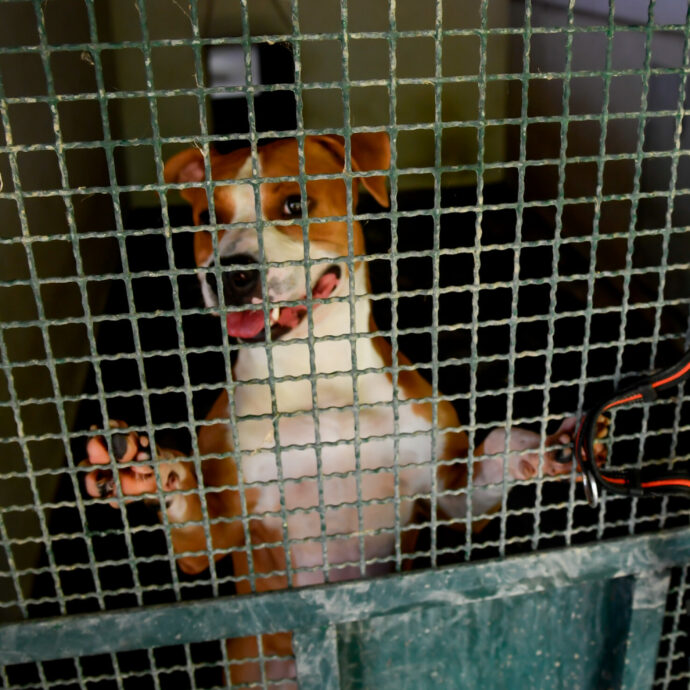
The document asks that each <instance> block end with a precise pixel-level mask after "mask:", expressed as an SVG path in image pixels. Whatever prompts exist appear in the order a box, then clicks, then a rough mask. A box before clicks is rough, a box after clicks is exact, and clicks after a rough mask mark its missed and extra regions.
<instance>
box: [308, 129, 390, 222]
mask: <svg viewBox="0 0 690 690" xmlns="http://www.w3.org/2000/svg"><path fill="white" fill-rule="evenodd" d="M315 138H316V139H318V141H320V142H321V143H322V144H323V145H324V146H326V148H328V149H329V150H330V151H331V152H333V153H335V154H336V155H337V157H338V158H339V159H340V160H342V161H343V162H344V161H345V140H344V139H343V137H341V136H339V135H337V134H328V135H325V136H319V137H315ZM350 157H351V159H352V170H353V171H355V172H357V171H361V172H367V171H369V170H388V169H389V168H390V166H391V144H390V140H389V138H388V134H387V133H386V132H361V133H358V134H353V135H352V136H351V137H350ZM359 181H360V182H361V183H362V185H363V186H364V188H365V189H366V190H367V191H368V192H369V194H371V196H373V197H374V199H376V201H378V203H379V204H381V206H384V207H385V208H388V206H389V205H390V202H389V200H388V190H387V189H386V178H385V176H383V175H374V176H371V177H360V178H359Z"/></svg>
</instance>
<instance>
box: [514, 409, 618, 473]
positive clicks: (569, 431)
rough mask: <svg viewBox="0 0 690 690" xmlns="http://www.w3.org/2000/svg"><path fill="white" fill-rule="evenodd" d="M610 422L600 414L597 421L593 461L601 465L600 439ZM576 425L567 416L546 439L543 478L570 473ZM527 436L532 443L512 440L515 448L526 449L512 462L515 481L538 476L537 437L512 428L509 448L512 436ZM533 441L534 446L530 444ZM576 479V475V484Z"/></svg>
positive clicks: (602, 448) (604, 452)
mask: <svg viewBox="0 0 690 690" xmlns="http://www.w3.org/2000/svg"><path fill="white" fill-rule="evenodd" d="M610 424H611V422H610V420H609V418H608V417H604V416H603V415H601V416H600V417H599V419H598V420H597V430H596V439H597V441H595V443H594V455H595V458H594V460H595V462H596V463H597V465H599V466H601V465H603V464H604V463H605V462H606V456H607V448H606V444H605V443H604V440H605V439H606V437H607V436H608V430H609V426H610ZM576 426H577V418H576V417H568V418H567V419H565V420H564V421H563V423H562V424H561V426H560V427H559V429H558V430H557V431H556V432H555V433H554V434H551V436H549V437H547V439H546V444H545V446H546V449H545V452H544V459H543V463H542V466H541V470H542V474H543V475H546V476H552V477H554V476H556V475H559V474H570V472H571V470H572V464H573V463H572V457H573V444H574V436H575V430H576ZM515 433H518V434H530V435H531V436H534V439H533V440H532V444H533V445H532V444H530V443H529V439H524V440H521V439H516V441H517V443H518V445H522V447H524V448H525V449H526V450H525V452H523V453H522V454H521V455H520V456H519V458H518V459H517V462H515V463H513V472H511V474H513V477H514V478H515V479H523V480H524V479H532V478H534V477H536V476H537V475H538V473H539V450H538V446H539V436H538V435H537V434H532V433H531V432H527V431H522V430H520V429H515V430H513V431H512V432H511V448H512V447H513V443H512V440H513V434H515ZM535 440H536V443H534V441H535ZM529 445H532V448H533V449H534V450H532V452H530V451H529V449H528V448H529ZM579 480H580V477H579V476H578V481H579Z"/></svg>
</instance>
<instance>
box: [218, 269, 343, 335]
mask: <svg viewBox="0 0 690 690" xmlns="http://www.w3.org/2000/svg"><path fill="white" fill-rule="evenodd" d="M340 276H341V271H340V267H339V266H335V265H333V266H329V267H328V268H327V269H326V270H325V271H324V272H323V273H322V274H321V277H320V278H319V279H318V280H317V281H316V284H315V285H314V287H313V288H312V291H311V296H312V299H325V298H327V297H330V296H331V295H332V294H333V291H334V290H335V289H336V287H338V283H339V282H340ZM319 306H320V305H318V304H314V305H312V310H314V309H317V308H318V307H319ZM306 315H307V305H306V304H297V305H294V306H286V307H279V306H275V307H273V308H272V309H271V313H270V314H269V320H270V324H271V339H272V340H276V339H277V338H280V337H281V336H283V335H285V334H286V333H287V332H289V331H291V330H292V329H293V328H295V327H296V326H298V325H299V324H300V322H301V321H302V319H303V318H304V317H305V316H306ZM227 329H228V335H230V336H233V337H234V338H241V339H242V340H256V341H259V340H263V339H264V337H265V333H264V312H263V310H262V309H254V310H245V311H233V312H228V314H227Z"/></svg>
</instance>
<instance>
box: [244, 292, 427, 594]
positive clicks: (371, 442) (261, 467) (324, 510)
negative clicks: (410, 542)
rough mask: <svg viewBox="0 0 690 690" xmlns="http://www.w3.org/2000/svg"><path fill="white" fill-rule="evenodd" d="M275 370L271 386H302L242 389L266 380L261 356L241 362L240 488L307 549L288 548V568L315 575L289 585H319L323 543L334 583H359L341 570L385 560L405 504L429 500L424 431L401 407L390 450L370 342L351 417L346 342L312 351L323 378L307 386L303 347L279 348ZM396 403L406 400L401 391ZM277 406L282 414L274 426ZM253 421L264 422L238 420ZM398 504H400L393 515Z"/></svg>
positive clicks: (360, 350)
mask: <svg viewBox="0 0 690 690" xmlns="http://www.w3.org/2000/svg"><path fill="white" fill-rule="evenodd" d="M367 307H368V305H367ZM367 311H368V309H367ZM302 350H304V351H302ZM272 361H273V374H274V376H275V377H277V378H280V377H282V376H286V375H292V376H302V375H303V376H306V377H307V378H305V379H301V380H297V381H282V382H278V383H276V384H274V385H273V387H271V386H270V385H269V384H267V383H255V384H252V383H244V382H243V381H242V379H244V380H246V379H247V378H250V377H254V378H255V379H256V378H257V377H261V376H262V375H264V376H266V375H267V374H268V370H267V369H268V367H267V359H266V351H265V350H264V349H263V348H254V349H249V350H247V351H243V352H242V353H241V354H240V357H239V359H238V362H237V365H236V367H235V377H236V379H239V380H238V382H237V383H238V385H237V387H236V389H235V396H234V401H235V412H236V414H237V418H238V424H237V432H238V436H239V441H240V447H241V449H242V451H243V454H242V473H243V479H244V482H245V484H248V485H254V486H257V485H258V484H257V483H261V484H262V490H261V496H260V499H259V502H258V504H257V505H256V507H255V513H261V514H263V515H264V517H263V521H264V522H266V521H269V523H273V524H275V526H276V527H281V529H282V525H283V522H284V521H283V517H282V515H281V511H282V510H283V506H284V509H285V510H287V511H288V512H289V515H288V517H287V527H288V530H287V536H288V538H289V539H290V540H293V539H305V540H307V541H303V542H298V543H293V544H292V547H291V549H290V552H291V556H292V560H293V563H292V567H293V568H313V570H311V571H308V572H298V573H297V574H296V576H295V579H294V584H296V585H303V584H312V583H315V582H322V581H323V570H324V569H325V564H324V553H323V543H326V544H327V547H326V549H325V550H326V554H325V558H326V559H327V560H328V566H329V567H328V568H327V569H328V571H329V573H330V577H331V578H332V579H344V578H350V577H356V576H358V575H359V569H358V568H357V567H355V566H352V565H350V566H343V567H340V568H338V567H337V566H338V564H342V563H347V562H354V563H359V562H360V559H362V558H366V559H368V560H369V559H376V558H379V559H386V558H388V557H390V555H391V554H392V553H393V551H394V543H395V538H396V525H398V526H401V525H405V524H406V523H407V522H408V521H409V518H410V514H411V511H412V503H413V502H412V500H410V499H409V498H407V499H406V497H410V496H415V495H419V494H425V493H428V492H429V489H430V485H431V472H432V468H431V463H430V459H431V435H430V433H431V432H430V429H431V427H430V424H429V422H428V421H426V420H425V419H424V418H422V417H421V416H419V415H418V414H416V413H415V411H414V410H413V407H412V404H411V403H410V402H406V401H404V400H402V399H401V400H400V402H399V404H398V410H397V419H398V433H399V434H400V435H399V436H398V439H397V444H396V441H395V440H394V438H393V432H394V430H395V417H396V413H395V412H394V409H393V404H392V400H393V385H392V383H391V380H390V379H389V378H388V376H386V374H385V373H383V372H381V371H380V370H381V368H382V367H383V366H384V363H383V361H382V359H381V357H380V355H379V354H378V353H377V352H376V351H375V349H374V347H373V346H372V344H371V340H370V339H369V338H361V339H359V340H358V343H357V370H358V371H362V370H367V369H368V370H370V371H369V373H365V374H361V375H359V376H357V377H355V379H354V380H355V381H356V385H357V406H356V409H357V410H358V413H357V414H356V412H355V407H354V406H353V402H354V401H355V395H354V390H353V376H352V351H351V347H350V343H349V340H346V339H345V340H332V341H317V342H316V343H315V345H314V361H315V363H316V370H317V373H318V374H319V375H317V376H316V377H311V380H310V378H309V373H310V372H309V356H308V345H307V344H290V343H285V344H284V345H283V344H278V345H276V346H274V348H273V359H272ZM300 367H301V368H305V367H306V369H305V370H303V371H302V370H299V368H300ZM372 370H373V371H372ZM338 372H343V373H342V374H339V373H338ZM323 374H327V376H323ZM313 385H315V390H313ZM272 389H273V390H272ZM313 396H315V399H316V407H315V406H314V404H313V401H314V397H313ZM398 397H399V398H400V397H402V393H401V392H400V391H398ZM274 406H275V409H276V410H277V411H278V416H277V418H276V419H277V421H276V422H275V423H274V417H273V411H274ZM259 415H266V416H265V417H264V418H262V419H251V418H250V419H246V418H245V419H243V418H244V417H246V416H250V417H251V416H254V417H256V416H259ZM276 430H277V436H278V438H276ZM281 475H282V480H283V481H282V483H281V482H280V481H279V479H280V478H281ZM281 491H282V498H281ZM396 495H397V496H399V497H400V500H399V501H398V502H397V507H396V501H395V500H394V497H395V496H396ZM320 507H321V510H320ZM265 513H274V514H275V517H269V516H266V515H265ZM396 513H397V514H396ZM322 518H323V519H322ZM325 537H327V539H324V538H325ZM398 538H399V535H398ZM362 544H363V545H364V554H362V552H361V548H360V547H361V545H362ZM386 567H387V566H386V565H385V563H382V564H379V565H378V569H379V570H385V569H386ZM376 570H377V567H376V566H373V567H372V566H369V567H368V569H367V571H368V572H369V573H371V572H376Z"/></svg>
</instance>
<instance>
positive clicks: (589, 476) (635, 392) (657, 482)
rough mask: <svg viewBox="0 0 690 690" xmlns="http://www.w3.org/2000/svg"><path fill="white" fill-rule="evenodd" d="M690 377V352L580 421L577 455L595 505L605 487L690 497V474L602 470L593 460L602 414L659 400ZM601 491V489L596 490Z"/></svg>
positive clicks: (620, 491)
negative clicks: (658, 397) (662, 394)
mask: <svg viewBox="0 0 690 690" xmlns="http://www.w3.org/2000/svg"><path fill="white" fill-rule="evenodd" d="M689 376H690V352H687V353H686V354H685V355H684V357H683V359H681V360H680V361H679V362H678V363H677V364H675V365H674V366H672V367H669V368H668V369H665V370H663V371H660V372H658V373H656V374H653V375H651V376H647V377H645V378H643V379H640V380H638V381H637V382H636V383H635V384H634V385H632V386H629V387H627V388H624V389H623V390H620V391H617V392H616V393H615V394H614V395H612V396H610V397H608V398H606V399H605V400H602V401H601V402H599V403H598V404H597V405H595V406H594V407H592V409H590V410H589V411H588V412H587V413H586V414H585V415H584V416H583V417H582V420H581V421H580V426H579V428H578V431H577V434H576V436H575V458H576V459H577V461H578V463H579V465H580V469H581V471H582V474H583V479H584V484H585V489H586V491H587V498H588V500H589V502H590V504H592V505H596V503H597V494H598V491H601V490H606V491H610V492H612V493H616V494H622V495H625V496H645V495H650V494H651V495H669V494H676V495H683V496H690V474H683V473H676V472H674V473H671V474H669V473H667V472H656V473H655V471H654V469H652V468H650V469H649V470H646V471H645V477H644V479H643V478H642V476H641V473H640V471H639V470H638V469H633V470H609V469H606V470H600V469H599V467H598V466H597V464H596V462H595V461H594V459H595V458H596V456H595V454H594V443H595V440H596V438H595V437H596V432H597V420H598V419H599V416H600V415H602V414H604V413H605V412H608V411H609V410H611V409H613V408H614V407H618V406H619V405H627V404H629V403H632V402H636V401H640V400H643V401H649V402H652V401H654V400H656V398H657V393H658V392H659V391H661V390H663V389H665V388H670V387H672V386H677V385H678V384H679V383H681V382H682V381H683V380H685V379H686V378H688V377H689ZM597 490H598V491H597Z"/></svg>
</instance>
